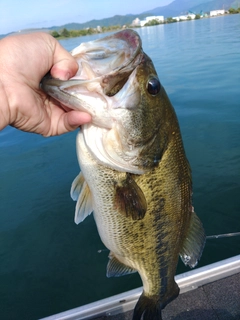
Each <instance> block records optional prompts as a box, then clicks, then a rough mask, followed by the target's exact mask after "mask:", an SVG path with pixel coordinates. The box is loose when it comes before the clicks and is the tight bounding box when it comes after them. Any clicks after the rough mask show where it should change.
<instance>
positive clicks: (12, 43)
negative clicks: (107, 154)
mask: <svg viewBox="0 0 240 320" xmlns="http://www.w3.org/2000/svg"><path fill="white" fill-rule="evenodd" d="M0 57H1V59H0V130H1V129H3V128H4V127H6V126H7V125H12V126H14V127H16V128H18V129H20V130H23V131H28V132H35V133H38V134H41V135H43V136H53V135H60V134H62V133H66V132H69V131H73V130H75V129H76V128H77V127H79V126H80V125H81V124H84V123H87V122H89V121H91V116H90V115H89V114H87V113H84V112H81V111H75V110H70V109H69V108H67V107H64V106H63V105H61V104H60V103H59V102H57V101H56V100H54V99H52V98H51V97H49V96H48V95H46V94H45V93H44V92H43V91H42V90H41V89H40V88H39V83H40V81H41V79H42V78H43V76H44V75H45V74H46V73H48V72H49V70H50V72H51V75H52V77H53V78H59V79H61V80H68V79H69V78H71V77H73V76H74V75H75V73H76V72H77V70H78V64H77V63H76V61H75V60H74V58H73V57H72V56H71V55H70V53H68V52H67V51H66V50H65V49H63V48H62V47H61V45H60V44H59V43H58V41H57V40H55V39H54V38H53V37H52V36H50V35H49V34H47V33H31V34H25V35H13V36H9V37H6V38H3V39H2V40H0Z"/></svg>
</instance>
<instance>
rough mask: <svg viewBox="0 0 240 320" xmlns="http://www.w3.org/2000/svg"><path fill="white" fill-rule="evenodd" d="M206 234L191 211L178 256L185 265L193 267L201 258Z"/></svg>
mask: <svg viewBox="0 0 240 320" xmlns="http://www.w3.org/2000/svg"><path fill="white" fill-rule="evenodd" d="M205 241H206V236H205V232H204V229H203V226H202V223H201V221H200V219H199V218H198V216H197V215H196V213H195V212H192V216H191V220H190V224H189V229H188V233H187V236H186V238H185V240H184V242H183V246H182V249H181V251H180V257H181V259H182V261H183V263H184V264H185V265H188V266H189V267H190V268H194V267H195V266H196V265H197V263H198V260H199V259H200V258H201V255H202V251H203V248H204V245H205Z"/></svg>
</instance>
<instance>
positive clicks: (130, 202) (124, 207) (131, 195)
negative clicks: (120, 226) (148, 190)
mask: <svg viewBox="0 0 240 320" xmlns="http://www.w3.org/2000/svg"><path fill="white" fill-rule="evenodd" d="M114 200H115V206H116V208H117V209H118V210H119V212H120V213H121V214H122V215H124V216H125V217H130V218H132V219H133V220H141V219H143V218H144V216H145V213H146V211H147V201H146V198H145V196H144V193H143V192H142V190H141V188H140V187H139V186H138V185H137V183H136V182H135V181H134V180H133V178H132V177H131V174H130V173H126V174H125V178H124V179H119V181H117V182H116V184H115V199H114Z"/></svg>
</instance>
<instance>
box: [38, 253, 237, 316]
mask: <svg viewBox="0 0 240 320" xmlns="http://www.w3.org/2000/svg"><path fill="white" fill-rule="evenodd" d="M175 279H176V282H177V283H178V286H179V288H180V296H179V297H178V298H177V299H175V300H174V301H173V302H171V303H170V304H169V305H167V307H166V308H165V309H164V310H163V311H162V316H163V320H240V255H237V256H235V257H232V258H229V259H225V260H222V261H219V262H216V263H213V264H210V265H207V266H204V267H201V268H198V269H195V270H191V271H188V272H185V273H182V274H180V275H177V276H176V277H175ZM141 293H142V287H140V288H137V289H134V290H130V291H127V292H124V293H121V294H118V295H115V296H112V297H109V298H106V299H103V300H99V301H96V302H93V303H89V304H87V305H84V306H81V307H78V308H74V309H71V310H68V311H65V312H61V313H58V314H55V315H52V316H49V317H46V318H43V319H42V320H82V319H96V320H104V319H107V320H131V319H132V311H133V309H134V306H135V304H136V302H137V300H138V298H139V296H140V294H141Z"/></svg>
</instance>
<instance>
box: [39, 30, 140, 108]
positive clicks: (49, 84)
mask: <svg viewBox="0 0 240 320" xmlns="http://www.w3.org/2000/svg"><path fill="white" fill-rule="evenodd" d="M113 39H117V40H121V41H125V42H126V43H127V47H128V48H129V52H128V55H129V58H128V59H127V60H126V59H125V60H126V61H124V63H123V64H121V65H119V66H116V67H115V68H113V69H112V70H110V71H109V72H108V73H105V74H101V75H100V76H97V77H95V78H94V79H90V80H89V79H80V78H79V79H76V77H74V78H72V79H69V80H60V79H55V78H53V77H51V75H50V73H48V74H47V75H46V76H44V77H43V79H42V80H41V83H40V88H41V89H42V90H43V91H45V92H46V93H48V94H49V95H50V96H52V97H53V98H55V99H57V100H58V101H60V102H62V103H64V101H61V99H60V92H61V93H63V94H64V93H66V94H67V92H66V91H65V90H64V89H67V88H70V87H72V86H76V85H86V84H88V83H91V82H92V83H94V82H96V83H99V84H100V86H101V88H102V93H103V94H104V95H107V96H113V95H115V94H116V93H117V92H119V91H120V90H121V88H122V86H123V85H124V83H126V82H127V80H128V77H129V76H130V74H131V73H132V71H133V70H134V69H135V68H136V67H137V66H138V65H139V64H140V63H141V60H142V59H141V54H142V41H141V38H140V36H139V35H138V33H137V32H135V31H134V30H132V29H125V30H122V31H119V32H117V33H114V34H113V35H109V36H107V37H104V38H101V39H98V40H95V41H93V42H94V44H95V47H94V49H95V50H96V49H97V48H98V44H99V47H101V46H103V45H102V43H104V42H106V43H107V41H109V40H113ZM117 44H118V43H117ZM79 47H80V46H79ZM79 47H77V48H79ZM106 47H107V45H106ZM117 47H118V46H117V45H116V48H117ZM77 48H75V49H74V50H76V49H77ZM120 49H121V45H120ZM74 50H73V51H72V52H73V53H74ZM80 52H81V50H80ZM89 52H91V48H87V49H86V52H85V53H89ZM77 54H78V53H77V50H76V53H75V57H77ZM110 55H111V53H110ZM115 56H117V57H118V55H117V54H115V55H114V54H113V59H114V57H115ZM114 62H115V63H116V61H114ZM117 62H119V61H118V60H117ZM119 83H121V85H120V86H119ZM58 97H59V98H58ZM68 107H70V108H71V105H68ZM73 109H75V107H74V106H73ZM77 109H78V110H79V107H78V108H77ZM84 111H87V110H84Z"/></svg>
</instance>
